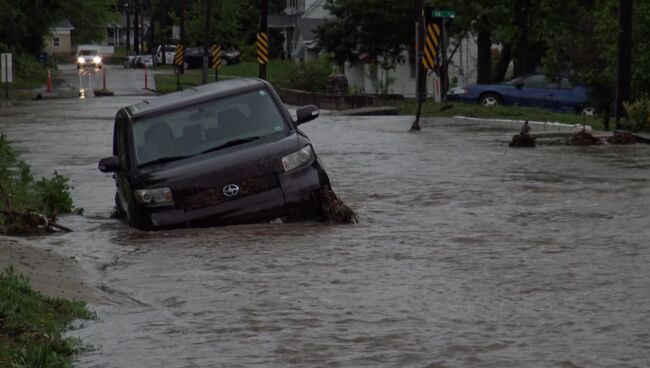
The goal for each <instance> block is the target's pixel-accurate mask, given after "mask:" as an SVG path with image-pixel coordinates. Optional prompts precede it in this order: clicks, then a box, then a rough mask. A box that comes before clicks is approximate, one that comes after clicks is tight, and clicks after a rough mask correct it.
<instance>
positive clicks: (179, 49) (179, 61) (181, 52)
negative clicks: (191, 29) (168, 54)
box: [174, 43, 185, 66]
mask: <svg viewBox="0 0 650 368" xmlns="http://www.w3.org/2000/svg"><path fill="white" fill-rule="evenodd" d="M184 60H185V47H184V46H183V45H182V44H180V43H179V44H177V45H176V54H174V65H177V66H183V61H184Z"/></svg>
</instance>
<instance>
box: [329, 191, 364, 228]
mask: <svg viewBox="0 0 650 368" xmlns="http://www.w3.org/2000/svg"><path fill="white" fill-rule="evenodd" d="M320 200H321V206H322V207H323V213H324V214H325V218H326V219H327V220H329V221H332V222H336V223H339V224H356V223H358V222H359V218H358V217H357V214H356V213H354V211H353V210H352V209H351V208H350V207H348V206H347V205H345V204H344V203H343V201H341V199H340V198H339V197H338V196H337V195H336V193H334V190H332V187H331V186H330V185H329V184H328V185H324V186H323V187H322V188H321V190H320Z"/></svg>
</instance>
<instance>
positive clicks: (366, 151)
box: [0, 96, 650, 368]
mask: <svg viewBox="0 0 650 368" xmlns="http://www.w3.org/2000/svg"><path fill="white" fill-rule="evenodd" d="M141 99H142V98H141V97H133V96H122V97H113V98H101V99H95V98H91V99H86V100H84V101H80V100H75V99H72V100H52V101H39V102H34V103H29V104H27V105H26V106H19V107H14V108H3V111H2V119H1V121H0V130H1V131H2V132H4V133H5V134H6V135H7V136H8V137H9V139H10V140H12V141H14V143H15V146H16V147H17V148H19V149H20V151H21V153H22V157H23V158H24V159H25V160H26V161H28V162H29V163H30V164H32V165H33V167H34V168H35V169H36V171H37V172H38V173H39V174H43V175H45V174H51V173H52V172H53V171H54V170H57V171H58V172H59V173H62V174H64V175H66V176H69V177H70V178H71V182H72V185H73V186H74V188H75V189H74V191H73V198H74V200H75V204H76V205H77V206H79V207H83V208H84V209H85V216H83V217H82V216H67V217H65V219H64V221H63V222H64V224H65V225H67V226H69V227H71V228H73V229H74V230H75V232H74V233H71V234H62V235H56V236H50V237H44V238H34V239H33V243H34V244H35V246H38V247H52V248H55V250H56V251H58V252H60V253H62V254H66V255H71V256H73V255H74V256H76V257H79V259H80V260H81V264H82V265H84V267H86V268H87V271H88V272H89V275H90V277H91V280H89V283H90V284H91V285H94V286H95V287H97V289H98V290H99V291H98V294H99V297H100V299H101V300H103V303H100V304H97V305H93V307H94V308H95V309H96V311H97V313H98V315H99V320H97V321H93V322H88V323H84V326H83V328H81V329H79V330H75V331H73V332H72V336H79V337H81V338H83V340H84V341H85V342H87V343H89V344H92V345H93V346H94V348H95V349H94V350H93V351H90V352H87V353H84V354H82V355H81V356H79V357H78V363H77V366H79V367H116V368H117V367H647V366H650V333H649V332H648V331H650V322H649V321H650V287H649V285H650V267H648V264H649V263H650V246H649V245H648V244H649V243H650V242H649V241H648V239H649V238H650V230H648V226H647V225H648V222H649V220H650V214H649V210H648V209H649V208H650V146H646V145H635V146H599V147H587V148H585V147H538V148H535V149H530V150H524V149H519V150H517V149H510V148H508V147H507V146H506V145H504V144H502V143H501V142H502V141H503V140H504V137H507V134H508V132H507V131H506V130H503V129H501V128H491V127H489V126H483V125H481V124H480V123H477V122H466V121H460V120H453V119H435V120H428V121H426V122H425V124H424V125H423V131H422V132H420V133H411V132H409V131H408V128H409V126H410V124H411V121H412V119H411V118H409V117H399V116H397V117H369V118H346V117H327V116H324V117H321V118H319V119H318V120H316V121H314V122H311V123H308V124H306V125H305V126H304V131H305V132H306V133H307V134H308V135H309V136H310V137H311V138H312V141H313V143H314V146H315V149H316V151H317V153H319V154H320V155H321V157H322V159H323V161H324V163H325V166H326V168H327V170H328V172H329V174H330V177H331V178H332V181H333V184H334V188H335V190H336V191H337V193H338V194H339V195H340V196H341V197H342V198H343V199H344V200H345V202H346V203H347V204H349V205H350V206H351V207H352V208H354V209H355V210H356V211H357V212H358V214H359V216H360V219H361V223H360V224H358V225H327V224H320V223H307V224H259V225H250V226H234V227H221V228H211V229H183V230H174V231H163V232H141V231H137V230H133V229H130V228H128V227H127V226H125V225H124V224H122V223H120V222H118V221H116V220H113V219H110V218H109V214H110V211H111V207H112V205H113V193H114V184H113V182H112V180H111V177H110V175H106V174H102V173H100V172H99V171H97V169H96V167H97V161H98V160H99V159H100V158H102V157H105V156H108V155H110V153H111V142H112V118H113V116H114V114H115V112H116V111H117V109H118V108H119V107H120V106H124V105H127V104H131V103H134V102H136V101H139V100H141Z"/></svg>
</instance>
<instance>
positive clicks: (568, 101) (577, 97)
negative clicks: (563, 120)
mask: <svg viewBox="0 0 650 368" xmlns="http://www.w3.org/2000/svg"><path fill="white" fill-rule="evenodd" d="M559 87H560V88H559V89H558V94H557V107H556V109H557V110H562V111H569V112H579V111H580V110H582V108H584V107H586V106H587V105H588V103H587V102H588V97H587V90H586V89H585V88H584V87H582V86H574V85H572V84H571V83H570V82H569V80H568V79H567V78H562V79H561V80H560V86H559Z"/></svg>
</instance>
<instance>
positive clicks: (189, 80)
mask: <svg viewBox="0 0 650 368" xmlns="http://www.w3.org/2000/svg"><path fill="white" fill-rule="evenodd" d="M156 68H157V69H158V68H160V69H163V70H164V69H170V67H169V66H167V65H164V66H159V67H156ZM294 70H295V63H294V62H293V61H291V60H269V63H268V64H267V66H266V75H267V79H268V80H269V82H271V83H272V84H273V85H274V86H276V87H277V86H286V85H287V84H288V82H287V80H288V76H289V75H290V74H291V73H292V71H294ZM202 76H203V71H202V69H201V68H198V69H189V70H186V71H185V73H184V74H182V75H181V84H182V86H183V88H188V87H194V86H198V85H201V84H202V83H201V82H202ZM235 77H255V78H257V77H259V64H257V63H256V62H252V61H242V62H241V63H238V64H230V65H228V64H226V65H224V66H223V68H221V70H219V80H223V79H228V78H235ZM154 78H155V80H156V91H158V92H159V93H163V94H164V93H169V92H174V91H176V75H175V74H156V75H155V77H154ZM208 81H210V82H213V81H214V70H213V69H210V70H209V71H208Z"/></svg>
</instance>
